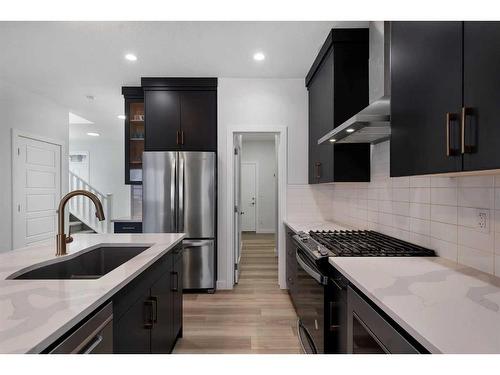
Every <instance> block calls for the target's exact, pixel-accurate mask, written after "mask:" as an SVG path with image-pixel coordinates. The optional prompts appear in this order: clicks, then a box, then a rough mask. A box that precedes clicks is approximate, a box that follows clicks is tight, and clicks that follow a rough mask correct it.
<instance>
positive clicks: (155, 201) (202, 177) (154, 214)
mask: <svg viewBox="0 0 500 375" xmlns="http://www.w3.org/2000/svg"><path fill="white" fill-rule="evenodd" d="M142 162H143V177H142V178H143V182H142V189H143V190H142V191H143V193H142V194H143V195H142V214H143V217H142V220H143V232H145V233H174V232H180V233H186V239H185V240H184V275H183V278H184V285H183V287H184V289H207V290H208V291H214V290H215V278H216V272H215V270H216V268H215V261H216V259H215V253H216V252H215V227H216V226H215V223H216V207H215V204H216V176H215V174H216V156H215V153H214V152H190V151H183V152H181V151H179V152H177V151H165V152H144V154H143V159H142Z"/></svg>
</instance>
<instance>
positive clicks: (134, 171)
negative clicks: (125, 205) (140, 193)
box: [125, 98, 144, 185]
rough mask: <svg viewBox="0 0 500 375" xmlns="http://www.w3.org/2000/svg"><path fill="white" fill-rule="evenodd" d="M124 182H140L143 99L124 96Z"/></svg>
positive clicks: (137, 183)
mask: <svg viewBox="0 0 500 375" xmlns="http://www.w3.org/2000/svg"><path fill="white" fill-rule="evenodd" d="M125 116H126V117H125V184H127V185H141V184H142V174H141V169H142V152H143V151H144V99H139V98H133V99H128V98H125Z"/></svg>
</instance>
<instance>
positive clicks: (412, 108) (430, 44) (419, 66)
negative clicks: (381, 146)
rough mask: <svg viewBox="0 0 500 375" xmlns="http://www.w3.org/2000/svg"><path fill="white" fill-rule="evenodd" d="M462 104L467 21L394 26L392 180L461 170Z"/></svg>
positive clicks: (393, 23)
mask: <svg viewBox="0 0 500 375" xmlns="http://www.w3.org/2000/svg"><path fill="white" fill-rule="evenodd" d="M461 104H462V23H461V22H392V23H391V131H392V134H391V176H408V175H418V174H428V173H442V172H455V171H459V170H461V167H462V158H461V156H460V153H459V152H458V151H459V140H460V131H459V128H460V124H459V121H458V113H459V111H460V108H461ZM447 113H450V114H452V115H451V116H450V123H449V126H448V125H447V122H446V118H447V116H446V114H447ZM447 128H449V131H447ZM448 132H449V133H448ZM447 134H449V144H450V151H451V152H450V154H454V153H455V154H456V155H450V156H448V155H447Z"/></svg>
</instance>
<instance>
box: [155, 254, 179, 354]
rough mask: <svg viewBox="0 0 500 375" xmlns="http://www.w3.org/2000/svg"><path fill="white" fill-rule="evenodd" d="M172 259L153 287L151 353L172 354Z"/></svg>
mask: <svg viewBox="0 0 500 375" xmlns="http://www.w3.org/2000/svg"><path fill="white" fill-rule="evenodd" d="M171 266H172V263H171V257H170V259H169V266H168V268H167V269H166V270H167V271H168V272H165V273H164V274H163V275H162V276H161V277H160V278H159V279H158V280H157V281H156V282H155V283H154V284H153V286H152V287H151V300H152V301H153V324H154V325H153V329H152V330H151V353H158V354H162V353H163V354H166V353H170V352H171V350H172V346H173V343H174V337H173V330H172V291H171V273H170V271H169V270H170V269H171Z"/></svg>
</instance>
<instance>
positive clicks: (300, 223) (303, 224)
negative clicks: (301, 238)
mask: <svg viewBox="0 0 500 375" xmlns="http://www.w3.org/2000/svg"><path fill="white" fill-rule="evenodd" d="M283 222H284V224H285V225H286V226H287V227H289V228H290V229H291V230H293V231H294V232H295V233H297V232H309V231H310V230H352V229H353V228H351V227H349V226H347V225H345V224H339V223H335V222H333V221H306V220H300V219H286V220H284V221H283Z"/></svg>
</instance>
